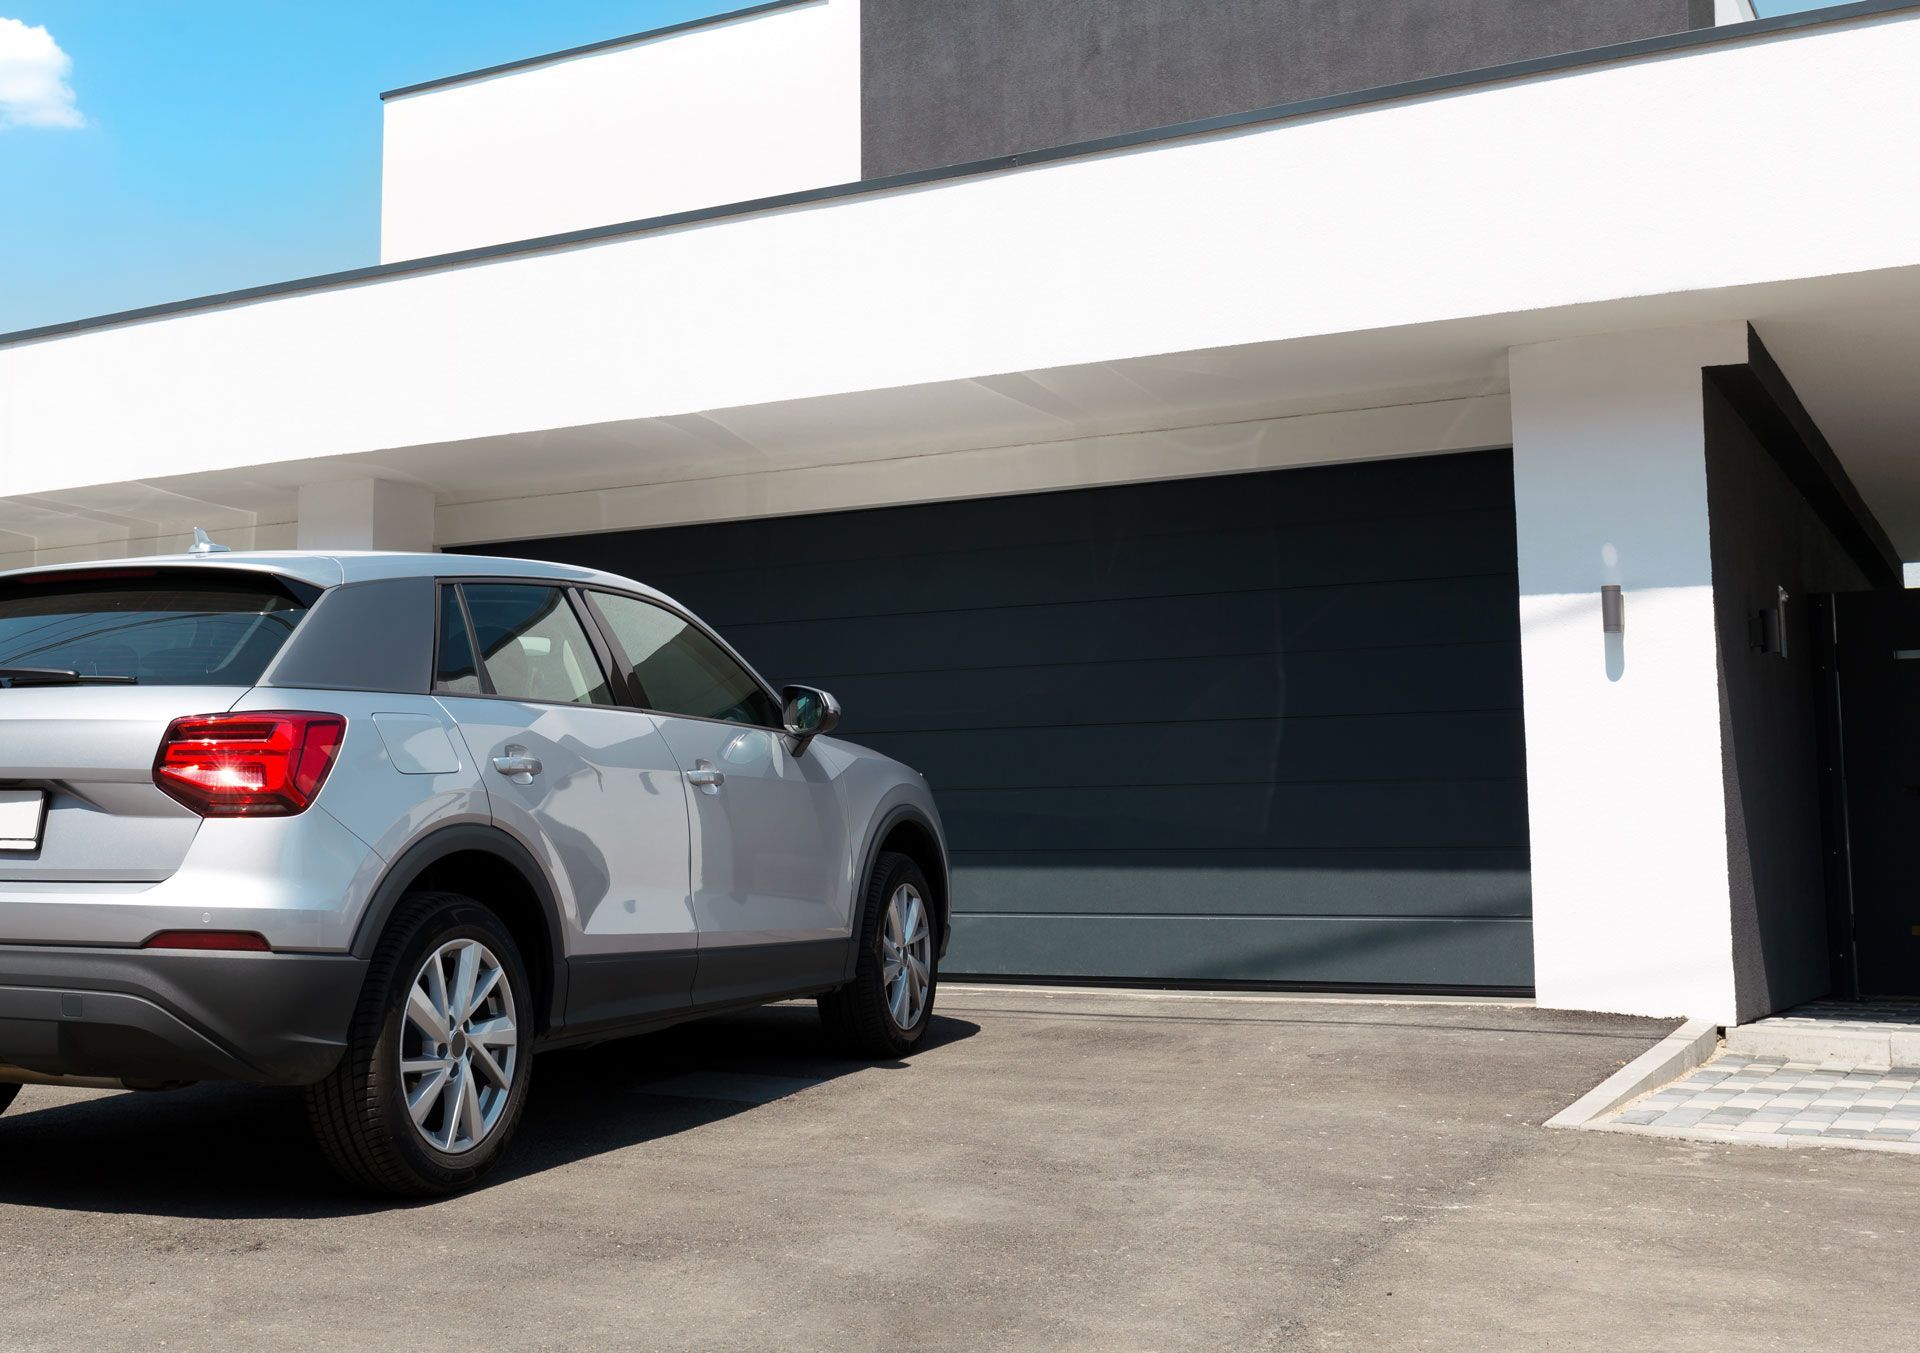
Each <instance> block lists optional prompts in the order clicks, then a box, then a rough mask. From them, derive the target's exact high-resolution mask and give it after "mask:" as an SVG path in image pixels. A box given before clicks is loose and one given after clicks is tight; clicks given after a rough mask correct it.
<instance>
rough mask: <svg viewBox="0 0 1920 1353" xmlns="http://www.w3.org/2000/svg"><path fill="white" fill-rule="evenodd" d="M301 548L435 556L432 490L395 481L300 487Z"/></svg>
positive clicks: (329, 482)
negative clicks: (423, 552)
mask: <svg viewBox="0 0 1920 1353" xmlns="http://www.w3.org/2000/svg"><path fill="white" fill-rule="evenodd" d="M296 502H297V504H298V509H297V510H298V518H299V519H298V530H297V540H298V545H297V548H299V549H303V550H431V549H432V548H433V490H432V489H429V488H426V487H425V486H423V485H420V484H408V483H403V482H400V481H398V480H392V479H342V480H326V481H321V482H318V483H312V484H303V485H301V486H300V489H299V493H298V496H297V499H296Z"/></svg>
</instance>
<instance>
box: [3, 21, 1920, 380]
mask: <svg viewBox="0 0 1920 1353" xmlns="http://www.w3.org/2000/svg"><path fill="white" fill-rule="evenodd" d="M799 2H804V0H799ZM1911 10H1920V0H1855V3H1853V4H1847V5H1836V6H1834V7H1833V8H1831V9H1816V10H1807V11H1805V12H1804V13H1798V14H1783V15H1781V16H1779V17H1778V18H1773V19H1758V20H1755V21H1754V22H1752V23H1739V24H1727V25H1725V26H1723V27H1720V28H1697V29H1693V30H1690V31H1688V32H1684V33H1669V34H1666V35H1664V36H1662V37H1657V38H1641V39H1638V40H1636V41H1634V42H1620V43H1614V44H1612V45H1611V46H1607V47H1592V48H1588V49H1587V50H1585V51H1579V52H1568V53H1565V54H1562V55H1559V56H1545V57H1536V58H1533V59H1531V60H1527V61H1513V62H1509V63H1507V64H1506V65H1502V66H1486V67H1482V68H1481V69H1479V70H1471V71H1463V72H1461V73H1459V74H1457V75H1435V76H1428V77H1427V78H1425V79H1421V80H1408V81H1405V82H1403V83H1401V84H1394V85H1381V86H1378V87H1376V88H1373V89H1363V90H1358V91H1356V92H1354V93H1350V94H1330V95H1326V96H1324V97H1321V98H1317V99H1304V100H1301V101H1299V102H1296V103H1287V104H1280V105H1278V106H1277V107H1273V108H1257V109H1254V110H1252V111H1250V112H1245V113H1228V114H1225V115H1223V116H1220V117H1211V118H1202V119H1200V120H1198V121H1194V122H1182V123H1177V124H1175V125H1173V126H1170V127H1156V128H1153V129H1151V130H1148V131H1138V132H1125V133H1122V134H1120V135H1117V136H1106V137H1100V138H1098V139H1096V140H1092V141H1079V142H1075V143H1073V144H1071V145H1064V146H1053V147H1049V148H1047V149H1044V150H1032V151H1022V152H1020V153H1019V154H1016V155H1000V156H995V157H994V158H992V159H987V160H974V161H972V162H970V163H967V164H957V165H949V166H946V167H944V168H939V169H920V170H915V171H913V172H912V173H907V174H893V175H889V176H888V177H886V178H877V179H861V180H859V181H857V182H853V183H841V184H834V185H831V186H828V187H823V188H809V189H806V190H805V191H802V192H794V193H782V194H779V195H778V196H774V197H760V198H753V199H751V200H748V201H745V202H729V203H724V204H722V205H719V206H713V207H700V208H697V209H695V210H692V211H679V212H672V213H670V214H668V215H665V216H653V217H648V218H647V219H645V220H640V221H621V222H617V223H615V224H613V225H604V226H593V227H590V228H588V229H585V230H570V231H565V232H563V233H561V234H557V235H543V236H540V237H538V238H536V239H529V240H514V241H511V242H508V243H505V244H489V245H484V246H482V247H480V248H476V249H461V250H457V251H455V252H453V253H448V254H433V255H430V256H428V257H426V258H412V259H403V260H400V261H398V262H394V263H376V264H370V265H368V266H367V267H364V268H348V269H346V270H344V271H342V272H332V273H321V274H319V275H317V276H313V277H302V278H298V279H296V280H294V281H290V282H271V283H267V284H265V285H262V286H254V287H241V288H239V289H238V290H235V291H222V292H216V293H215V294H213V295H210V296H198V297H194V298H193V299H191V300H184V301H170V302H167V303H165V304H161V305H147V306H141V307H138V308H137V309H133V310H118V311H114V312H112V313H109V314H104V315H94V316H91V317H89V318H86V319H76V320H65V321H62V322H60V323H58V324H42V325H38V326H36V327H34V328H31V329H16V330H14V331H13V332H12V333H0V347H3V346H7V345H10V344H14V343H29V342H34V341H37V340H40V339H47V338H59V337H61V336H63V335H66V334H73V333H81V332H84V331H86V330H89V329H105V328H111V327H113V326H115V325H121V324H134V323H138V322H140V321H142V320H149V319H159V318H163V317H165V316H169V315H184V314H191V313H193V312H195V311H200V310H214V309H218V308H220V307H222V306H228V305H237V304H240V303H242V302H247V301H258V300H267V299H271V298H274V297H278V296H293V295H297V294H299V293H301V292H305V291H322V290H326V289H329V288H332V287H345V286H353V285H356V284H358V283H362V282H383V281H387V280H390V279H392V278H398V277H407V276H411V275H413V274H415V273H426V272H438V271H441V270H443V269H448V268H457V267H462V266H464V265H466V264H470V263H482V262H489V261H492V260H495V259H502V258H511V257H513V256H515V255H517V254H534V253H541V252H545V251H547V250H554V249H567V248H572V247H575V246H578V245H583V244H596V243H600V242H602V241H606V240H613V239H623V238H627V237H629V236H635V235H646V234H651V233H653V232H655V231H662V230H672V229H675V228H677V227H681V226H688V225H699V224H704V223H707V222H711V221H724V220H727V219H729V218H732V217H740V216H751V215H755V214H757V213H760V212H767V211H780V210H784V209H788V208H792V207H803V206H810V205H813V204H816V203H820V202H831V201H837V200H840V199H842V198H853V197H864V196H866V195H868V194H873V193H883V192H887V191H889V190H891V189H895V188H910V187H917V186H920V185H924V184H929V183H942V182H951V181H956V180H959V179H966V178H976V177H979V176H982V175H986V174H995V173H1001V172H1004V171H1006V170H1009V169H1020V168H1024V167H1027V166H1030V165H1039V164H1051V163H1054V162H1056V161H1060V160H1074V159H1080V158H1083V157H1087V156H1093V155H1102V154H1106V153H1109V152H1112V151H1120V150H1134V149H1138V148H1141V147H1144V146H1153V145H1158V144H1161V143H1164V142H1169V141H1178V140H1184V139H1186V138H1188V137H1194V136H1206V135H1209V134H1212V133H1214V132H1222V131H1233V130H1237V129H1240V128H1246V127H1255V126H1261V125H1263V124H1270V123H1278V122H1287V121H1290V120H1292V119H1295V118H1303V117H1311V116H1314V115H1317V114H1321V113H1328V112H1336V111H1341V110H1345V109H1352V108H1363V107H1366V106H1367V105H1369V104H1377V103H1391V102H1394V101H1396V100H1399V99H1409V98H1418V97H1421V96H1423V95H1427V94H1438V93H1446V92H1449V91H1453V90H1459V89H1470V88H1472V87H1474V86H1476V85H1489V84H1497V83H1499V82H1501V81H1505V80H1519V79H1525V78H1527V77H1529V76H1534V75H1546V74H1553V73H1556V72H1560V71H1569V70H1578V69H1581V68H1583V67H1587V66H1599V65H1605V64H1607V63H1609V62H1614V61H1629V60H1634V59H1636V58H1639V57H1648V56H1663V55H1667V54H1670V53H1679V52H1690V51H1694V50H1697V49H1701V48H1706V47H1718V46H1723V45H1726V44H1730V43H1735V42H1741V41H1744V40H1747V39H1751V38H1764V37H1769V36H1773V35H1775V34H1782V33H1791V32H1794V31H1796V30H1799V29H1806V28H1821V27H1829V26H1835V25H1840V24H1845V23H1849V22H1852V21H1853V20H1856V19H1875V18H1880V17H1883V16H1887V15H1892V14H1898V13H1903V12H1906V11H1911Z"/></svg>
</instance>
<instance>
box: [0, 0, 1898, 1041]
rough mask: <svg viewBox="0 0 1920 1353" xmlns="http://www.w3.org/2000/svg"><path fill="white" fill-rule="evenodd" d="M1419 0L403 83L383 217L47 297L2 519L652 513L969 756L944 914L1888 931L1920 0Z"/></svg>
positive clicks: (1360, 985) (1549, 998)
mask: <svg viewBox="0 0 1920 1353" xmlns="http://www.w3.org/2000/svg"><path fill="white" fill-rule="evenodd" d="M1436 5H1438V0H1392V3H1388V4H1377V3H1375V4H1364V5H1362V4H1357V3H1356V4H1354V5H1352V6H1349V7H1345V9H1344V10H1343V7H1341V6H1332V7H1328V6H1303V5H1299V4H1296V3H1293V2H1292V0H1271V3H1270V4H1268V5H1266V6H1252V7H1245V6H1236V7H1227V6H1221V7H1218V9H1219V11H1220V12H1219V14H1217V15H1216V14H1213V13H1211V12H1210V11H1211V10H1213V8H1214V7H1196V6H1186V5H1179V4H1175V3H1172V0H1167V2H1166V3H1164V4H1158V3H1155V4H1147V5H1138V4H1136V5H1129V6H1104V7H1103V6H1099V5H1095V6H1089V7H1073V8H1074V18H1073V19H1072V20H1071V21H1069V20H1068V19H1066V18H1065V17H1064V16H1063V14H1062V13H1061V12H1060V11H1062V10H1064V9H1066V8H1067V7H1051V6H1023V5H1018V4H1014V3H1011V0H955V3H952V4H942V5H939V6H929V5H925V4H919V3H913V0H788V2H785V3H774V4H766V5H761V6H758V7H756V8H754V9H751V10H746V11H741V12H739V13H737V14H732V15H725V16H721V17H720V18H718V19H715V20H712V21H708V22H704V23H701V24H694V25H683V26H680V27H677V28H674V29H670V30H664V31H662V32H659V33H653V34H641V35H636V36H634V37H632V38H626V39H621V40H617V41H614V42H611V43H606V44H600V45H598V46H596V47H592V48H586V49H580V50H578V51H575V52H570V53H560V54H556V55H554V56H551V57H544V58H535V59H533V60H530V61H527V62H521V63H515V64H513V65H511V66H507V67H501V68H497V69H494V70H490V71H483V72H476V73H473V74H470V75H464V76H455V77H450V78H447V79H442V80H435V81H429V82H427V83H425V84H422V85H417V86H412V87H409V88H407V89H404V90H398V91H393V92H392V93H390V94H389V95H388V96H386V104H385V108H386V114H385V116H386V132H385V165H384V183H383V210H382V222H381V226H382V260H381V262H380V263H379V264H378V265H377V266H371V267H369V268H366V269H363V270H360V271H357V272H353V273H348V274H341V275H336V276H329V277H320V278H311V279H302V280H298V281H292V282H287V283H284V284H279V285H274V286H267V287H261V288H257V289H253V290H250V291H247V292H239V293H233V294H229V295H223V296H215V297H208V298H203V299H198V300H192V301H187V302H183V303H180V304H177V305H170V306H162V307H155V308H152V309H149V310H145V311H139V312H131V313H128V314H123V315H110V316H104V317H98V318H92V319H84V320H78V321H76V322H74V323H71V324H62V325H55V326H50V327H47V328H43V329H38V330H33V331H28V332H24V333H18V334H12V335H0V564H4V565H5V566H7V567H25V566H31V565H33V564H36V563H47V562H55V561H66V560H72V559H89V558H102V559H106V558H116V557H125V556H129V555H138V554H146V553H153V552H156V551H168V550H174V549H178V548H182V547H184V545H185V544H186V543H187V540H188V538H189V535H190V532H191V529H192V527H194V526H196V525H198V526H202V527H205V528H206V529H208V530H209V531H210V532H212V533H213V534H214V535H215V537H216V538H218V539H220V540H222V541H224V542H225V543H227V544H230V545H233V546H235V547H249V546H250V547H255V548H282V547H285V548H292V547H296V546H297V547H299V548H303V549H304V548H321V549H325V548H336V549H344V548H382V549H386V548H405V549H446V550H475V551H483V552H494V553H521V554H538V555H541V556H544V557H554V558H566V559H572V560H579V561H583V562H592V563H595V564H598V565H601V566H604V567H609V568H613V569H615V570H616V571H621V572H626V573H630V574H633V575H634V576H637V577H640V578H642V579H643V580H645V581H648V582H650V583H654V584H656V585H658V586H661V587H663V588H664V589H665V590H667V591H668V592H671V593H674V594H676V595H679V596H680V597H681V598H682V599H683V600H684V601H686V602H687V603H688V604H690V605H692V606H694V607H695V608H696V609H698V610H700V611H701V612H702V613H703V614H705V615H707V616H708V618H710V619H711V620H713V621H714V622H715V623H716V624H717V625H718V626H719V627H720V628H721V629H722V630H723V631H724V632H726V633H727V634H728V635H729V637H730V638H732V639H733V640H734V641H735V642H736V644H738V646H739V647H741V648H742V649H743V651H745V652H746V653H747V654H748V655H749V656H750V657H753V658H754V659H755V660H756V661H757V662H758V663H759V665H760V666H761V667H762V668H763V670H766V671H767V672H768V674H769V675H770V676H773V677H774V678H775V679H793V680H812V681H817V682H818V683H819V684H823V685H826V686H828V687H829V688H831V689H834V690H835V691H836V693H837V694H839V695H840V696H841V698H842V700H843V703H844V704H845V706H846V711H847V722H846V726H845V727H846V731H847V735H848V736H851V737H854V738H856V739H858V740H866V741H870V742H872V743H873V744H874V745H876V746H880V747H882V748H883V749H886V750H889V751H892V752H894V753H895V754H897V755H900V756H902V757H903V759H906V760H908V761H909V762H911V763H912V764H914V765H916V766H919V767H920V768H921V769H923V770H925V771H926V772H927V773H928V775H929V777H930V778H931V779H932V781H933V783H934V785H935V788H936V791H937V792H938V793H939V794H940V796H941V801H942V805H943V812H944V813H945V815H946V817H947V822H948V828H949V833H950V836H951V838H952V840H951V845H952V847H953V851H954V866H955V908H956V918H955V920H956V924H955V940H954V950H953V953H952V955H951V957H950V960H949V968H950V970H952V971H956V972H964V973H970V974H974V975H979V976H985V977H1001V978H1008V977H1036V978H1056V979H1058V978H1065V979H1073V980H1085V981H1107V982H1126V983H1139V982H1146V983H1190V984H1196V985H1204V986H1209V987H1218V986H1222V985H1234V984H1245V985H1248V986H1285V987H1301V986H1306V987H1318V986H1324V987H1331V988H1342V989H1436V988H1437V989H1448V990H1463V991H1472V990H1480V991H1488V990H1498V991H1531V992H1532V993H1534V994H1535V995H1536V996H1537V998H1538V1000H1539V1001H1540V1002H1541V1003H1542V1004H1546V1005H1555V1006H1567V1007H1577V1008H1590V1009H1602V1010H1614V1011H1626V1012H1634V1013H1642V1014H1651V1015H1687V1016H1696V1017H1706V1018H1712V1019H1716V1020H1719V1021H1720V1022H1722V1023H1734V1022H1738V1021H1740V1020H1743V1019H1751V1018H1754V1017H1756V1016H1758V1015H1760V1014H1764V1013H1767V1012H1770V1011H1772V1010H1776V1009H1780V1008H1783V1007H1785V1006H1788V1005H1792V1004H1795V1003H1797V1002H1800V1001H1803V1000H1807V999H1811V998H1813V997H1817V996H1820V995H1823V994H1825V993H1827V992H1829V991H1834V990H1839V989H1844V988H1846V987H1847V985H1848V978H1847V973H1848V972H1850V971H1852V969H1851V968H1849V966H1848V965H1849V964H1851V963H1853V962H1854V959H1855V957H1856V955H1855V954H1854V952H1853V947H1854V946H1855V945H1856V944H1857V943H1859V942H1861V941H1859V939H1858V935H1857V933H1856V930H1855V927H1854V922H1853V920H1852V919H1851V918H1852V917H1853V916H1854V912H1853V911H1852V910H1850V909H1851V908H1854V907H1856V906H1858V907H1862V908H1870V909H1877V910H1875V912H1874V915H1875V917H1876V918H1877V920H1876V924H1879V923H1880V922H1883V921H1885V920H1886V917H1887V916H1889V915H1892V912H1889V911H1888V908H1890V907H1897V906H1898V905H1902V904H1900V903H1898V902H1896V901H1894V900H1889V899H1887V898H1868V897H1865V896H1864V895H1861V896H1859V897H1855V896H1854V892H1856V891H1858V885H1855V884H1850V883H1849V882H1848V881H1847V878H1846V877H1845V870H1844V869H1843V868H1840V867H1839V866H1837V865H1836V862H1835V861H1836V855H1835V851H1836V850H1837V849H1841V848H1842V846H1843V844H1844V836H1845V832H1844V828H1845V822H1844V820H1843V819H1844V813H1840V817H1839V818H1836V813H1838V812H1839V811H1840V810H1838V809H1836V806H1835V805H1836V795H1837V794H1839V791H1838V790H1837V789H1836V787H1835V781H1834V778H1833V777H1834V774H1835V773H1834V772H1833V770H1832V765H1833V762H1834V758H1833V757H1832V756H1830V755H1828V753H1829V751H1830V750H1831V749H1832V747H1833V745H1834V744H1833V742H1832V739H1833V737H1834V736H1835V734H1834V731H1833V728H1832V727H1831V723H1832V717H1831V714H1832V710H1831V701H1830V700H1829V699H1828V695H1829V694H1830V692H1829V691H1828V687H1827V685H1824V684H1823V682H1826V681H1827V680H1828V678H1829V677H1830V675H1831V673H1830V671H1829V668H1828V666H1823V665H1822V660H1821V658H1820V654H1821V653H1822V652H1824V651H1825V650H1823V649H1822V648H1821V646H1820V642H1821V630H1820V626H1821V624H1823V623H1826V622H1825V621H1823V620H1822V619H1821V617H1823V616H1825V615H1827V612H1826V611H1825V610H1823V609H1822V606H1823V604H1824V603H1819V602H1817V601H1815V600H1814V599H1815V598H1818V597H1820V596H1822V595H1824V594H1828V593H1851V592H1866V591H1876V590H1877V591H1884V592H1889V593H1891V592H1894V591H1896V590H1897V589H1898V588H1899V585H1900V560H1901V559H1902V558H1903V557H1915V556H1916V555H1920V459H1916V457H1915V454H1914V451H1915V440H1916V432H1920V379H1916V377H1915V373H1916V371H1920V230H1916V229H1915V221H1916V220H1920V186H1916V185H1917V183H1920V178H1917V176H1916V175H1915V174H1914V172H1913V166H1915V165H1916V164H1920V81H1916V80H1915V79H1914V78H1913V75H1912V73H1913V72H1914V71H1915V70H1920V4H1910V3H1866V4H1854V5H1846V6H1841V7H1838V8H1835V9H1832V10H1828V11H1823V12H1819V13H1815V14H1809V15H1801V16H1795V17H1793V18H1790V19H1782V20H1767V21H1753V20H1751V18H1750V16H1749V15H1747V14H1745V13H1744V12H1743V11H1742V8H1741V7H1740V6H1738V5H1725V4H1723V5H1718V6H1716V5H1713V4H1704V5H1703V4H1700V3H1697V0H1622V3H1619V4H1617V5H1600V6H1596V5H1590V4H1573V3H1567V4H1560V3H1536V2H1535V0H1467V3H1466V4H1465V5H1461V4H1458V3H1454V4H1448V5H1438V8H1436ZM1463 8H1471V9H1473V10H1475V11H1485V12H1484V13H1476V14H1475V15H1473V16H1463V15H1462V14H1461V12H1460V11H1461V10H1462V9H1463ZM1230 9H1231V10H1232V11H1233V15H1231V16H1229V15H1228V14H1227V11H1228V10H1230ZM1345 10H1350V11H1351V12H1350V13H1348V12H1345ZM1428 11H1433V12H1432V13H1429V12H1428ZM1330 13H1331V14H1332V15H1333V17H1332V18H1331V19H1330V18H1328V15H1329V14H1330ZM1249 15H1250V16H1252V17H1251V18H1248V16H1249ZM1103 16H1104V17H1103ZM1236 16H1237V17H1236ZM1469 18H1471V20H1472V21H1471V22H1469V21H1468V20H1469ZM1246 23H1253V24H1254V27H1252V28H1236V27H1235V25H1236V24H1242V25H1244V24H1246ZM1070 25H1079V26H1078V27H1074V26H1070ZM1489 33H1494V34H1496V35H1497V36H1496V37H1491V38H1490V37H1488V36H1487V34H1489ZM1248 110H1253V111H1248ZM1608 588H1617V589H1619V593H1618V596H1619V602H1620V611H1621V612H1622V613H1623V618H1624V624H1623V626H1621V627H1620V628H1619V630H1618V632H1609V631H1608V627H1607V626H1605V625H1603V589H1608ZM1609 604H1610V603H1609ZM1769 617H1771V618H1769ZM1769 625H1772V626H1774V627H1775V629H1773V630H1769V629H1768V628H1767V626H1769ZM1769 636H1771V637H1769ZM1828 637H1829V638H1830V637H1831V636H1830V635H1829V636H1828ZM1783 657H1784V659H1785V660H1784V661H1783V660H1782V659H1783ZM1914 778H1915V779H1916V781H1920V773H1917V774H1916V775H1915V777H1914ZM1841 797H1844V796H1843V795H1842V796H1841ZM1916 802H1920V800H1916ZM1862 811H1864V810H1862ZM1889 811H1891V810H1889ZM1836 824H1837V825H1836ZM1836 842H1839V843H1841V845H1836ZM1850 890H1852V891H1850ZM1915 921H1916V923H1920V917H1915ZM1881 931H1885V933H1889V934H1890V933H1893V932H1892V930H1889V929H1887V927H1886V926H1885V925H1881V930H1880V931H1875V932H1874V933H1876V934H1878V933H1881ZM1859 933H1865V932H1864V930H1863V931H1861V932H1859ZM1915 934H1916V937H1917V938H1916V941H1915V942H1916V944H1920V928H1916V931H1915ZM1917 957H1920V954H1917ZM1916 977H1917V979H1920V966H1917V967H1916ZM1915 985H1916V987H1920V980H1916V984H1915ZM1878 994H1890V993H1885V992H1881V993H1878Z"/></svg>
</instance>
